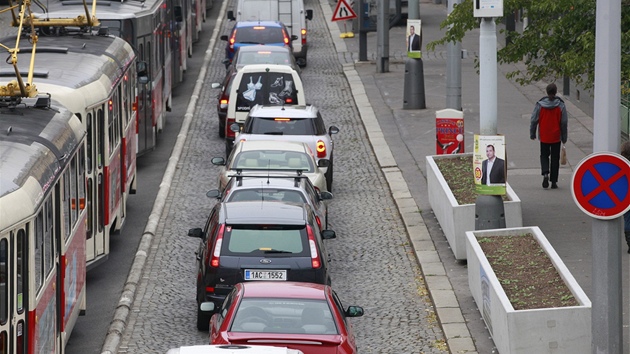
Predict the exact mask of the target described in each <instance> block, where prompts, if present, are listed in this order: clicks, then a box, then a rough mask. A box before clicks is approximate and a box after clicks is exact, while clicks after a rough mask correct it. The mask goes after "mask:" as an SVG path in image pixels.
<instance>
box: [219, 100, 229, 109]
mask: <svg viewBox="0 0 630 354" xmlns="http://www.w3.org/2000/svg"><path fill="white" fill-rule="evenodd" d="M228 103H230V101H229V100H228V99H226V98H224V99H222V100H221V101H219V107H221V109H227V108H228Z"/></svg>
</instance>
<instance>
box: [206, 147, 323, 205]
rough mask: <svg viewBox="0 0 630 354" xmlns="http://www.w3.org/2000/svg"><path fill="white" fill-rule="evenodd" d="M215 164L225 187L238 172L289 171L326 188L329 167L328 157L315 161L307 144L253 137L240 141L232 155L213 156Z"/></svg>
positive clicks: (247, 173)
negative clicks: (326, 175) (224, 156)
mask: <svg viewBox="0 0 630 354" xmlns="http://www.w3.org/2000/svg"><path fill="white" fill-rule="evenodd" d="M211 162H212V164H213V165H217V166H221V171H220V172H219V188H220V190H224V189H225V186H226V185H227V184H228V181H229V179H230V178H231V176H232V175H234V174H235V173H241V174H243V175H249V174H257V175H259V174H260V173H263V172H268V173H286V174H291V175H295V174H296V173H298V174H303V175H304V176H307V177H308V178H309V179H310V180H311V183H313V186H315V188H317V190H318V191H320V192H322V191H326V190H327V189H326V177H325V176H324V171H323V170H322V168H320V167H328V160H327V159H319V160H318V161H315V157H314V156H313V152H312V151H311V149H310V148H309V146H308V145H307V144H305V143H301V142H295V141H281V142H279V141H274V140H257V141H255V140H253V141H239V142H237V143H236V145H235V146H234V149H233V150H232V152H231V153H230V155H229V156H228V158H227V160H226V159H224V158H223V157H213V158H212V160H211Z"/></svg>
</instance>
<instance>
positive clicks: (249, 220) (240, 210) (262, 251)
mask: <svg viewBox="0 0 630 354" xmlns="http://www.w3.org/2000/svg"><path fill="white" fill-rule="evenodd" d="M188 235H189V236H192V237H196V238H200V239H201V243H200V244H199V249H198V250H197V252H196V255H197V272H198V274H197V296H196V298H197V328H198V329H200V330H207V329H208V324H209V320H210V317H211V315H212V313H207V312H204V311H202V310H201V308H200V305H201V304H202V303H204V302H210V301H211V302H213V303H214V304H215V308H220V304H221V303H222V302H223V300H224V299H225V296H226V295H227V294H228V293H229V292H230V291H231V290H232V288H233V287H234V285H235V284H237V283H240V282H243V281H252V280H258V281H269V282H274V281H302V282H311V283H319V284H328V285H329V284H330V283H331V280H330V275H329V274H328V258H327V257H328V253H327V252H326V249H325V247H324V242H323V240H325V239H332V238H335V237H336V235H335V232H334V231H332V230H324V231H320V229H319V227H318V226H317V222H316V220H315V213H314V212H313V210H312V209H311V207H310V206H309V205H308V204H295V203H275V202H269V203H266V202H264V201H262V202H261V201H255V202H222V203H217V204H216V205H215V206H214V208H213V209H212V211H211V212H210V216H209V217H208V221H207V222H206V226H205V227H204V228H203V229H201V228H195V229H191V230H189V231H188Z"/></svg>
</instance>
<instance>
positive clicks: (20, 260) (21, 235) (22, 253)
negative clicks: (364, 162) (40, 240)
mask: <svg viewBox="0 0 630 354" xmlns="http://www.w3.org/2000/svg"><path fill="white" fill-rule="evenodd" d="M27 236H28V234H27V233H26V230H25V229H20V230H18V234H17V238H16V248H17V262H16V267H17V269H16V276H17V282H16V284H15V292H14V293H15V294H16V301H17V302H16V309H17V313H19V314H21V313H23V312H24V297H25V296H24V288H25V286H26V285H25V282H26V265H27V263H26V262H27V260H28V259H27V257H26V239H27Z"/></svg>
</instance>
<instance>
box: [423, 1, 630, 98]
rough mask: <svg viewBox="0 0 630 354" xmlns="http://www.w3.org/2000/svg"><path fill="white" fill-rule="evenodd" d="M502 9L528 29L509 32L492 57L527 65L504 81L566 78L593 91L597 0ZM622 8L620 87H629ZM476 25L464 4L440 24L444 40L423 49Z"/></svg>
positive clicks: (626, 21) (629, 29)
mask: <svg viewBox="0 0 630 354" xmlns="http://www.w3.org/2000/svg"><path fill="white" fill-rule="evenodd" d="M503 6H504V14H506V13H512V12H515V11H516V10H521V9H522V10H523V13H524V16H527V18H528V25H527V28H526V29H525V30H524V31H523V32H522V33H520V32H514V33H511V34H510V40H511V42H510V43H509V44H507V45H506V46H505V47H503V48H500V49H499V50H498V52H497V60H498V61H499V63H508V64H511V63H518V62H522V63H524V64H525V65H526V70H525V71H518V70H515V71H512V72H510V73H508V78H510V79H514V80H516V82H518V83H519V84H521V85H526V84H529V83H531V82H535V81H539V80H546V81H558V80H561V79H562V78H563V77H564V76H568V77H570V78H571V79H572V80H574V81H575V82H576V83H578V84H581V85H582V86H583V87H585V88H592V87H593V81H594V74H595V18H596V15H595V9H596V0H538V1H531V0H505V1H504V3H503ZM621 9H622V11H621V82H622V83H624V84H625V87H630V84H629V83H630V0H621ZM502 21H503V19H502V18H497V19H496V22H497V23H501V22H502ZM479 22H480V19H478V18H475V17H474V16H473V5H472V0H463V1H462V2H461V3H460V4H459V5H457V6H456V7H455V8H454V9H453V11H452V12H451V13H450V15H449V16H448V17H447V18H446V19H445V20H444V21H443V22H442V23H441V24H440V28H441V29H444V28H447V31H446V33H445V35H444V37H442V38H441V39H439V40H436V41H433V42H430V43H428V44H427V49H428V50H435V47H436V46H438V45H444V44H446V43H449V42H453V43H455V42H459V41H461V40H462V38H463V37H464V36H465V35H466V33H467V32H469V31H471V30H473V29H475V28H478V27H479ZM501 31H502V32H504V31H505V30H501Z"/></svg>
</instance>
